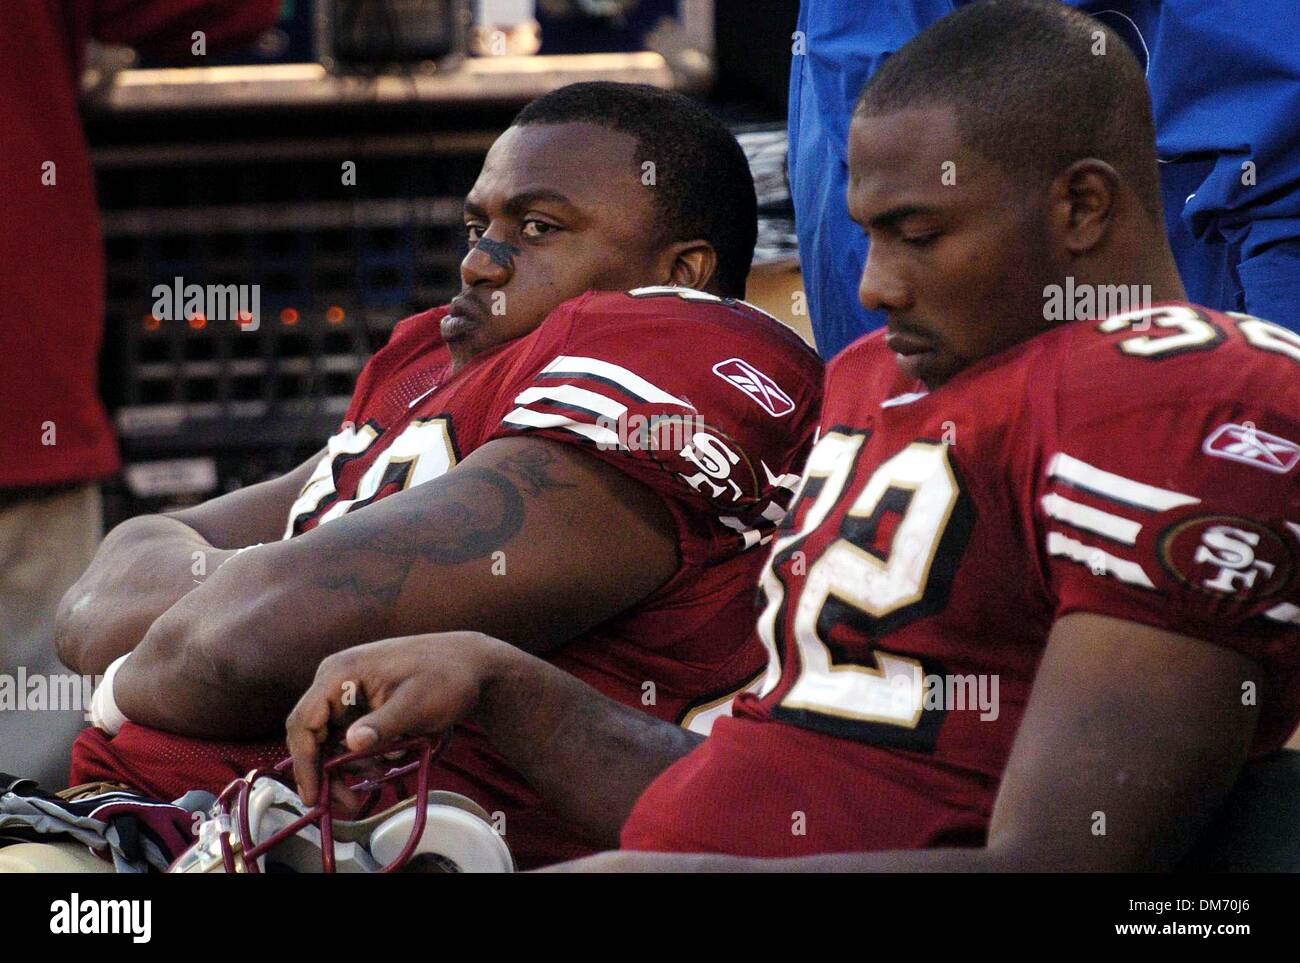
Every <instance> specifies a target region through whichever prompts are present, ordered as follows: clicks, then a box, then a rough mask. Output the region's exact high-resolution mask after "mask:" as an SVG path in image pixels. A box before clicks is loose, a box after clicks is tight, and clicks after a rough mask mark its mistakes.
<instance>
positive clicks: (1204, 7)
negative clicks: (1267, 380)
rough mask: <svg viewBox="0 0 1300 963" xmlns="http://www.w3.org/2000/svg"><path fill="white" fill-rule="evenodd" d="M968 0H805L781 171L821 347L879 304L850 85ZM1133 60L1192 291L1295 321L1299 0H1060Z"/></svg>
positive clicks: (856, 329) (1299, 205)
mask: <svg viewBox="0 0 1300 963" xmlns="http://www.w3.org/2000/svg"><path fill="white" fill-rule="evenodd" d="M969 2H971V0H853V2H850V0H803V2H802V3H801V6H800V11H799V20H798V29H797V31H796V33H795V35H794V37H793V38H792V50H793V53H794V57H793V64H792V67H791V71H790V102H789V134H790V154H789V176H790V193H791V195H792V197H793V200H794V207H795V224H796V229H797V232H798V235H799V252H800V255H799V256H800V261H801V263H802V266H803V272H804V288H805V291H806V295H807V307H808V311H809V314H810V315H811V321H812V328H813V333H814V336H815V337H816V340H817V348H818V351H819V352H820V353H821V355H822V356H823V357H824V358H826V359H828V360H829V359H830V358H831V357H833V356H834V355H835V354H836V353H838V352H839V350H840V349H841V348H843V347H844V346H845V345H847V344H848V343H849V342H851V341H853V340H854V339H856V338H857V337H859V336H860V335H862V334H865V333H866V332H868V331H871V330H872V329H874V328H877V327H880V326H881V325H882V324H884V320H885V319H884V315H883V314H881V313H879V312H873V311H868V310H866V309H865V308H863V307H862V305H861V304H859V303H858V297H857V289H858V280H859V277H860V275H861V272H862V265H863V263H865V260H866V251H867V240H866V238H865V237H864V236H863V234H862V231H861V229H860V228H859V227H858V226H857V225H855V224H854V223H853V222H852V221H850V220H849V216H848V210H847V208H846V206H845V201H844V190H845V186H846V182H847V162H846V140H847V136H848V127H849V121H850V119H851V116H852V113H853V106H854V103H855V102H856V101H857V97H858V93H859V92H860V91H861V89H862V86H863V84H865V83H866V81H867V78H868V77H870V76H871V74H872V72H873V71H874V70H875V69H876V68H877V67H878V66H879V65H880V64H881V63H882V62H883V61H884V59H885V58H886V57H888V56H889V55H890V54H891V53H893V52H894V51H895V50H897V49H898V48H899V47H901V46H902V45H903V44H904V43H906V42H907V41H908V40H910V39H911V38H912V37H913V36H914V35H915V34H916V33H918V32H919V31H921V30H922V29H924V28H925V27H926V26H928V25H929V24H931V23H933V22H934V21H935V20H938V19H939V18H941V17H943V16H945V15H946V14H948V13H951V12H952V11H953V10H954V9H956V8H957V7H960V6H966V5H967V3H969ZM1062 2H1067V3H1069V4H1070V5H1071V6H1075V7H1078V8H1080V9H1082V10H1084V11H1086V12H1088V13H1090V14H1092V15H1093V16H1095V17H1097V18H1098V19H1099V20H1101V21H1102V22H1104V23H1105V24H1106V25H1107V26H1109V27H1111V28H1112V29H1113V30H1115V31H1117V32H1118V33H1119V34H1120V35H1121V36H1122V37H1124V39H1125V41H1126V42H1128V43H1129V45H1130V46H1131V47H1132V48H1133V51H1134V53H1136V54H1137V56H1138V59H1139V62H1140V63H1143V64H1145V65H1146V68H1147V82H1148V84H1149V85H1150V87H1151V97H1152V102H1153V106H1154V110H1155V119H1156V130H1157V137H1156V140H1157V147H1158V150H1159V155H1160V168H1161V188H1162V194H1163V200H1164V210H1165V222H1166V227H1167V229H1168V232H1169V239H1170V243H1171V244H1172V245H1173V250H1174V256H1175V258H1176V260H1177V262H1178V267H1179V271H1180V272H1181V273H1182V276H1183V281H1184V285H1185V287H1186V289H1187V297H1188V299H1189V300H1191V301H1193V302H1195V303H1199V304H1204V305H1206V306H1208V307H1212V308H1218V309H1220V310H1226V311H1244V312H1246V313H1249V314H1254V315H1258V316H1259V317H1262V318H1266V319H1268V320H1270V321H1274V322H1276V323H1278V324H1281V325H1284V326H1286V327H1288V328H1290V329H1291V330H1293V331H1297V332H1300V39H1297V38H1300V2H1297V0H1252V2H1251V3H1248V4H1243V3H1241V0H1062Z"/></svg>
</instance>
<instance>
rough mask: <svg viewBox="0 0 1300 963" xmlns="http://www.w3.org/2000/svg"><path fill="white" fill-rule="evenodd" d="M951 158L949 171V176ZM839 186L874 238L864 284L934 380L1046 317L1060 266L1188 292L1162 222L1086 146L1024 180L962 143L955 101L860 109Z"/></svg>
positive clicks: (1098, 280) (1025, 333)
mask: <svg viewBox="0 0 1300 963" xmlns="http://www.w3.org/2000/svg"><path fill="white" fill-rule="evenodd" d="M918 131H924V133H925V136H922V137H918V136H917V132H918ZM949 161H951V162H953V163H954V164H955V165H956V167H955V173H956V184H944V183H943V179H942V176H941V175H942V173H943V170H944V168H943V165H944V164H945V163H946V162H949ZM847 200H848V206H849V215H850V217H852V218H853V220H854V221H855V222H857V223H858V224H859V225H860V226H861V227H862V229H863V231H864V232H866V234H867V235H868V236H869V238H870V240H871V244H870V247H869V252H868V256H867V263H866V265H865V266H864V268H863V272H862V281H861V283H860V284H859V286H858V298H859V300H861V301H862V303H863V305H865V306H866V307H868V308H871V309H873V310H879V311H884V312H885V313H886V316H887V318H888V334H887V341H888V343H889V345H890V347H891V348H893V349H894V350H895V351H896V352H899V353H898V354H896V358H897V361H898V365H899V369H900V370H901V371H902V372H903V373H904V374H906V375H908V376H909V377H913V378H919V379H920V380H922V381H924V382H925V383H926V384H927V385H928V386H929V387H931V388H936V387H938V386H939V385H941V384H943V383H944V382H945V381H947V380H948V379H949V378H951V377H952V376H953V375H954V374H955V373H956V372H958V371H960V370H961V369H962V368H965V367H967V366H968V365H970V364H972V363H974V362H975V361H978V360H980V359H982V358H986V357H989V356H991V355H994V354H997V353H998V352H1000V351H1003V350H1005V349H1006V348H1009V347H1011V346H1012V345H1014V344H1019V343H1020V342H1021V341H1024V340H1026V339H1027V338H1031V337H1033V336H1034V335H1035V334H1038V333H1039V332H1040V331H1044V330H1046V329H1047V328H1049V327H1050V326H1051V325H1052V323H1053V322H1051V321H1047V320H1044V318H1043V301H1044V293H1043V292H1044V288H1045V287H1046V286H1048V285H1053V284H1055V285H1064V284H1065V279H1066V277H1067V276H1073V278H1074V280H1075V284H1076V285H1081V284H1150V285H1151V286H1152V300H1153V301H1177V300H1183V299H1184V298H1185V297H1186V294H1185V292H1184V290H1183V286H1182V282H1181V281H1180V280H1179V278H1178V271H1177V268H1176V267H1175V266H1174V261H1173V255H1172V253H1170V251H1169V246H1168V243H1167V242H1166V241H1165V240H1164V237H1163V233H1162V232H1159V231H1156V230H1155V229H1154V228H1155V225H1154V224H1152V223H1150V221H1149V215H1147V214H1146V212H1145V211H1143V209H1142V207H1141V205H1140V203H1139V202H1138V199H1137V196H1136V195H1135V194H1134V193H1133V191H1132V189H1131V188H1129V187H1128V185H1126V184H1125V183H1124V182H1123V181H1122V180H1121V179H1120V177H1119V175H1118V174H1117V173H1116V172H1115V170H1114V168H1112V167H1111V166H1110V165H1109V164H1107V163H1106V162H1105V161H1101V160H1096V159H1091V160H1080V161H1077V162H1075V163H1074V164H1072V165H1070V167H1068V168H1067V169H1066V170H1065V171H1063V172H1062V173H1061V174H1060V175H1059V176H1058V177H1056V178H1055V179H1054V180H1052V181H1051V183H1049V184H1046V185H1043V187H1042V188H1041V189H1038V190H1030V189H1027V185H1026V183H1025V179H1024V178H1023V177H1016V176H1013V175H1012V174H1010V173H1008V172H1007V171H1006V170H1004V169H1003V168H1001V167H999V166H998V165H997V164H994V163H991V162H990V161H989V160H988V159H986V158H984V157H982V156H980V155H979V154H978V153H976V152H975V151H973V150H971V149H970V148H968V147H965V146H964V145H963V144H962V142H961V136H960V134H959V132H958V129H957V121H956V118H955V116H954V115H953V113H952V111H951V110H949V109H939V108H927V109H924V110H908V111H901V112H899V113H896V114H890V115H887V116H885V117H859V118H857V119H856V120H854V122H853V124H852V125H851V127H850V128H849V186H848V194H847ZM1144 222H1145V223H1144Z"/></svg>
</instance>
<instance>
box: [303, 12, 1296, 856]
mask: <svg viewBox="0 0 1300 963" xmlns="http://www.w3.org/2000/svg"><path fill="white" fill-rule="evenodd" d="M1099 37H1100V38H1102V42H1103V49H1104V50H1105V54H1104V55H1098V53H1097V44H1098V38H1099ZM850 138H851V141H850V151H849V157H850V187H849V194H848V203H849V208H850V210H851V212H852V215H853V217H854V219H855V220H856V221H857V222H858V223H859V224H861V225H862V227H863V229H864V230H866V231H868V232H869V233H870V235H871V249H870V254H869V258H868V262H867V264H866V265H865V268H864V271H863V275H862V282H861V289H860V296H861V298H862V300H863V302H864V303H866V304H867V305H868V306H870V307H873V308H882V309H884V310H885V311H886V312H887V313H888V316H889V327H888V330H887V331H885V332H881V333H879V334H875V335H870V336H868V337H866V338H864V339H862V340H860V341H859V342H857V343H856V344H855V345H853V346H851V347H850V348H849V349H847V350H846V351H845V352H844V353H843V354H841V355H840V356H839V357H838V358H837V359H836V360H835V361H834V362H833V363H832V365H831V367H830V370H829V372H828V376H827V390H826V397H825V401H824V405H823V413H822V419H821V430H820V440H819V442H818V443H817V445H816V446H815V447H814V449H813V452H812V453H811V454H810V456H809V460H808V465H807V468H806V470H805V474H804V478H803V481H802V484H801V487H800V491H799V493H798V495H797V500H796V503H795V505H794V507H793V508H792V509H791V512H790V513H789V515H788V516H787V518H786V520H785V521H784V522H783V523H782V526H781V529H780V531H779V532H778V535H777V538H776V540H775V542H774V544H773V547H772V553H771V556H770V558H769V559H768V563H767V565H766V567H765V569H764V571H763V574H762V576H761V579H760V586H761V592H762V596H763V605H762V609H761V612H760V615H759V617H758V624H757V634H758V636H759V638H760V639H761V640H762V641H763V643H764V645H765V646H766V647H767V648H768V654H769V663H768V668H767V672H766V675H765V677H764V679H763V681H762V683H761V686H760V687H759V690H758V691H757V692H755V693H750V694H745V695H742V696H741V697H739V698H738V700H737V705H736V708H735V712H734V714H733V717H731V718H726V719H721V720H719V722H718V724H717V725H715V726H714V727H713V730H712V734H711V735H710V736H709V738H707V739H701V738H700V737H699V736H696V735H694V734H692V733H689V732H686V731H682V730H680V729H674V728H672V727H669V726H664V725H661V724H658V723H656V722H655V721H654V720H651V719H649V718H648V717H644V716H638V715H636V714H634V713H631V712H628V711H627V710H626V709H625V708H623V707H621V706H618V705H616V704H614V703H612V702H610V701H609V700H607V699H603V698H602V697H601V696H600V695H599V694H597V693H594V692H592V691H591V690H590V689H589V688H586V687H584V686H583V685H582V683H581V682H580V681H579V680H577V679H573V678H571V677H566V676H562V675H560V674H559V673H556V672H555V671H554V670H553V669H552V668H551V667H550V666H547V665H545V664H542V663H540V662H538V661H537V660H534V659H530V658H529V657H528V656H527V655H526V654H524V653H521V652H519V651H518V650H516V649H511V648H509V647H507V646H505V645H503V644H501V643H499V642H497V641H496V640H493V639H490V638H484V637H481V636H439V635H434V636H424V637H418V638H415V639H397V640H386V641H382V642H379V643H374V644H372V645H371V646H365V647H362V648H361V649H359V650H355V651H352V652H345V653H341V654H339V655H337V656H334V657H332V658H331V659H329V660H326V661H325V662H324V663H323V664H322V666H321V669H320V671H319V674H318V677H317V683H316V684H315V685H314V686H313V687H312V689H310V690H309V691H308V693H307V694H306V695H305V696H304V698H303V699H302V701H301V702H300V703H299V705H298V707H297V708H296V709H295V711H294V713H292V714H291V716H290V719H289V724H288V725H289V733H290V739H289V741H290V745H291V747H292V748H293V750H294V755H295V763H296V768H297V771H298V773H299V775H300V777H301V779H302V780H304V781H305V783H306V785H305V788H306V790H307V793H308V795H310V794H311V792H312V791H313V785H314V784H313V780H314V775H313V759H314V757H315V748H314V746H315V742H316V740H318V739H319V738H321V737H322V735H323V734H324V733H325V732H326V731H327V730H328V729H329V727H330V724H331V723H332V722H334V723H338V722H349V723H350V727H349V728H348V730H347V738H348V740H349V742H350V743H352V744H353V745H357V746H361V745H367V744H373V743H375V742H376V741H378V740H381V739H384V738H387V737H389V736H392V735H397V734H400V733H404V732H412V731H423V730H436V729H438V728H440V727H442V726H445V725H447V724H449V723H451V722H453V721H456V720H458V719H461V718H466V717H468V718H472V719H474V720H476V721H477V722H478V723H479V724H480V725H481V726H482V727H483V729H484V730H485V731H486V733H487V735H488V737H489V738H490V739H491V740H492V741H493V743H494V744H495V745H496V746H497V747H498V748H499V749H500V750H501V751H502V752H503V754H504V755H505V757H506V758H508V759H510V760H512V761H515V762H516V763H517V764H518V765H519V766H520V767H521V769H522V771H523V772H524V773H525V774H526V775H527V776H528V778H529V780H530V781H531V782H532V784H533V785H534V786H536V787H538V789H539V790H540V791H541V792H542V793H543V795H544V796H546V798H548V799H549V800H550V801H551V802H552V804H553V805H555V806H556V807H557V809H559V810H560V811H561V812H564V813H565V814H566V815H567V816H568V817H569V818H570V819H572V820H573V821H575V822H578V823H580V824H581V825H584V826H586V827H587V829H588V831H589V832H590V833H591V835H592V836H593V838H597V839H601V840H603V841H604V842H605V843H606V844H609V845H614V844H616V843H620V842H621V845H622V846H623V847H624V848H623V850H622V851H621V852H617V853H610V854H605V855H603V856H600V857H595V858H593V859H592V860H590V861H584V862H581V863H578V864H576V865H577V866H578V867H580V868H587V869H645V870H649V869H672V870H683V869H709V870H728V869H736V870H740V869H769V870H782V869H818V870H832V869H843V870H991V869H999V870H1001V869H1020V870H1046V869H1070V870H1140V869H1160V868H1169V867H1171V866H1174V865H1176V864H1177V863H1178V862H1179V861H1180V860H1181V859H1182V858H1183V857H1184V855H1185V854H1186V853H1188V852H1189V850H1190V848H1191V847H1192V846H1193V844H1194V843H1195V842H1196V840H1197V838H1198V835H1199V834H1200V833H1201V832H1202V830H1203V829H1204V828H1205V827H1206V826H1207V824H1208V823H1209V821H1210V819H1211V818H1212V816H1213V815H1214V813H1215V811H1216V808H1217V807H1218V806H1219V804H1220V803H1221V802H1222V800H1223V799H1224V798H1225V796H1226V795H1227V794H1228V792H1229V791H1230V789H1231V788H1232V786H1233V784H1234V782H1235V781H1236V779H1237V777H1238V774H1239V773H1240V772H1241V770H1242V767H1243V766H1244V765H1245V764H1246V763H1247V761H1248V760H1252V759H1258V758H1260V757H1262V756H1265V755H1267V754H1269V753H1272V752H1274V751H1276V750H1277V749H1278V748H1279V747H1281V746H1282V745H1283V743H1284V742H1285V741H1286V739H1287V736H1288V735H1289V734H1290V733H1291V732H1292V731H1294V729H1295V727H1296V724H1297V721H1300V581H1298V576H1297V559H1298V558H1300V338H1298V337H1297V336H1296V335H1295V334H1294V333H1291V332H1289V331H1288V330H1286V329H1285V328H1283V327H1281V326H1279V325H1276V324H1272V323H1270V322H1268V321H1263V320H1260V319H1258V318H1253V317H1250V316H1249V315H1246V314H1221V313H1218V312H1214V311H1208V310H1205V309H1203V308H1199V307H1196V306H1194V305H1190V304H1186V303H1183V301H1182V298H1183V290H1182V286H1181V284H1180V281H1179V278H1178V275H1177V272H1176V270H1175V267H1174V262H1173V258H1172V256H1171V254H1170V251H1169V247H1168V245H1167V243H1166V241H1165V238H1164V233H1163V229H1162V224H1161V215H1160V209H1159V203H1158V194H1157V189H1156V156H1155V149H1154V148H1155V141H1154V134H1153V128H1152V119H1151V110H1150V105H1149V100H1148V96H1147V92H1146V86H1145V83H1144V80H1143V75H1142V71H1141V69H1140V68H1139V67H1138V65H1137V63H1136V62H1135V61H1134V60H1133V58H1132V57H1131V55H1130V54H1129V53H1128V52H1127V50H1126V49H1125V48H1124V45H1123V43H1122V42H1121V41H1120V40H1119V39H1118V38H1117V37H1116V36H1114V35H1113V34H1110V33H1109V32H1108V31H1104V30H1103V28H1102V27H1101V25H1100V24H1098V23H1096V22H1094V21H1092V20H1090V19H1089V18H1087V17H1086V16H1084V15H1082V14H1080V13H1078V12H1077V11H1074V10H1071V9H1069V8H1067V7H1064V6H1061V5H1057V4H1052V3H1042V2H1034V0H1005V2H1002V0H999V2H993V3H989V4H977V5H973V6H971V7H967V8H963V9H962V10H961V11H960V12H958V13H955V14H953V15H951V16H950V17H948V18H946V19H944V20H943V21H940V22H939V23H938V24H936V25H935V26H933V27H931V28H930V29H928V30H926V31H925V32H923V33H922V34H920V35H919V36H918V37H917V38H916V39H914V40H913V41H912V42H911V43H909V44H908V45H907V46H906V47H904V48H903V49H902V51H900V52H899V53H897V54H896V55H894V56H893V57H892V58H890V60H889V61H887V62H886V64H885V65H884V67H883V68H882V69H881V70H880V71H879V72H878V73H877V74H876V75H875V77H874V78H873V79H872V80H871V81H870V82H869V84H868V85H867V87H866V88H865V90H864V92H863V95H862V99H861V101H860V106H859V108H858V110H857V112H856V115H855V119H854V122H853V125H852V132H851V135H850ZM945 174H955V180H954V179H953V177H951V176H945ZM1131 284H1132V285H1140V286H1144V287H1145V288H1146V290H1147V291H1149V292H1150V299H1151V301H1152V302H1153V303H1152V304H1151V305H1149V306H1148V305H1142V306H1139V307H1137V308H1136V309H1132V310H1127V311H1120V312H1114V313H1109V314H1106V313H1105V312H1102V313H1100V314H1098V313H1095V312H1094V309H1090V308H1087V306H1086V304H1085V303H1084V301H1083V298H1084V295H1083V294H1081V293H1080V292H1093V294H1092V295H1091V296H1092V297H1093V298H1094V299H1095V298H1096V296H1097V292H1099V291H1103V290H1106V289H1108V288H1109V289H1111V290H1113V289H1114V288H1115V287H1116V286H1119V285H1124V286H1127V285H1131ZM1067 290H1068V291H1071V292H1076V293H1079V298H1078V300H1075V298H1074V297H1073V296H1072V298H1071V310H1072V311H1075V310H1077V311H1078V319H1077V320H1065V319H1061V318H1059V315H1058V312H1057V309H1058V307H1060V306H1061V305H1060V302H1061V298H1062V292H1064V291H1067ZM1094 304H1095V301H1094ZM1045 305H1046V306H1045ZM1081 305H1082V307H1081ZM450 651H454V652H455V654H456V657H455V659H454V660H453V659H451V658H448V657H447V655H446V654H445V653H447V652H450ZM343 679H350V680H356V681H357V683H358V684H359V685H360V686H361V687H362V689H363V690H364V691H365V693H366V695H367V697H368V699H367V703H366V705H367V709H366V710H365V711H364V713H363V715H362V716H361V718H356V716H355V714H354V713H351V712H349V711H348V709H347V708H346V707H344V706H342V705H341V704H340V701H339V699H338V696H337V694H336V693H337V687H338V685H339V683H340V682H341V680H343ZM539 693H541V694H542V695H539ZM539 729H544V730H545V731H546V733H547V738H545V739H543V740H537V739H536V737H535V733H536V732H538V731H539Z"/></svg>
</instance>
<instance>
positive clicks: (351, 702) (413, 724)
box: [285, 632, 510, 805]
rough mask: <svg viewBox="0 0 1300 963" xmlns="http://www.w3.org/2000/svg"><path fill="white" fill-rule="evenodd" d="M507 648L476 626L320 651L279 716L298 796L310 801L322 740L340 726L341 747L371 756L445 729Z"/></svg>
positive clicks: (471, 703)
mask: <svg viewBox="0 0 1300 963" xmlns="http://www.w3.org/2000/svg"><path fill="white" fill-rule="evenodd" d="M509 648H510V647H509V646H508V645H507V644H506V643H504V642H501V641H499V640H497V639H493V638H491V637H490V636H486V635H483V634H481V633H478V632H441V633H436V634H430V635H411V636H406V637H404V638H397V639H384V640H382V641H380V642H371V643H369V644H367V645H359V646H356V647H355V648H351V649H347V650H345V651H343V652H338V653H336V654H334V655H331V656H330V657H329V658H327V659H325V660H324V661H323V662H321V664H320V667H319V668H318V669H317V670H316V678H315V680H314V681H313V682H312V684H311V687H310V688H309V689H308V690H307V691H306V692H305V693H303V696H302V698H301V699H299V700H298V704H297V705H296V706H294V709H293V711H292V712H291V713H290V714H289V718H288V720H287V722H286V723H285V729H286V739H287V742H288V744H289V752H290V753H291V754H292V758H293V772H294V777H295V779H296V782H297V786H298V792H299V794H300V795H301V796H302V799H303V802H305V803H306V804H308V805H313V804H315V803H316V801H317V798H318V795H319V793H320V791H321V789H322V788H323V787H322V786H321V766H320V752H321V747H322V746H323V745H325V744H326V743H327V742H329V741H330V740H331V739H333V738H334V737H335V735H336V734H337V733H338V732H339V730H340V729H342V730H343V732H342V740H343V743H344V745H345V746H346V747H347V749H348V750H349V751H350V752H352V753H356V754H361V755H359V756H358V758H367V759H369V760H371V761H373V759H374V757H375V756H376V755H377V752H376V750H377V749H378V748H379V747H381V745H382V744H383V743H386V742H390V741H392V740H397V739H404V738H408V737H412V736H429V735H434V734H437V733H441V732H445V731H447V730H449V729H450V728H451V727H452V726H454V725H455V724H456V723H458V722H461V721H463V720H464V719H466V718H467V717H468V716H469V714H470V713H471V712H472V711H473V709H474V707H475V705H476V704H477V702H478V699H479V695H480V693H481V691H482V687H483V684H484V682H485V681H486V680H487V679H488V678H489V677H490V675H491V673H492V671H493V669H494V668H495V667H496V665H497V664H498V661H499V657H500V656H501V655H502V654H504V653H505V651H506V650H508V649H509ZM390 748H391V747H390ZM330 789H331V790H333V791H334V792H335V796H336V802H343V803H346V804H348V805H354V804H355V800H354V799H353V798H352V797H350V796H348V795H347V794H346V793H343V794H340V793H339V792H338V788H337V787H336V786H335V785H334V784H333V783H331V786H330ZM340 797H341V798H340Z"/></svg>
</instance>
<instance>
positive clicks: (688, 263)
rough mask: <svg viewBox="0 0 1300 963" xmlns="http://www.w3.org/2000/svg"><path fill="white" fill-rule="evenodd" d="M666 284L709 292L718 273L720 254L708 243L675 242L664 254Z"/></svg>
mask: <svg viewBox="0 0 1300 963" xmlns="http://www.w3.org/2000/svg"><path fill="white" fill-rule="evenodd" d="M661 263H662V265H663V271H662V273H663V277H664V281H663V283H664V284H675V285H677V286H678V287H679V288H694V289H695V290H697V291H704V290H707V288H708V286H709V284H710V283H712V281H713V279H714V276H715V275H716V274H717V271H718V252H717V251H715V250H713V245H712V244H710V243H709V242H708V241H675V242H673V243H672V244H670V245H668V246H667V247H666V248H665V249H664V252H663V260H662V262H661Z"/></svg>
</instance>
